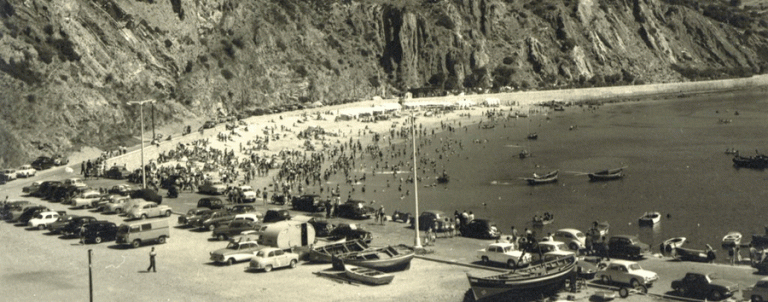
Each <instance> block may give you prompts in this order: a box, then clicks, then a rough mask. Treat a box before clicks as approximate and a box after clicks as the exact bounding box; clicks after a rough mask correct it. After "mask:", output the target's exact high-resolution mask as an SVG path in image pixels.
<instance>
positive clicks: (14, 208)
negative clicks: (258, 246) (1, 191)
mask: <svg viewBox="0 0 768 302" xmlns="http://www.w3.org/2000/svg"><path fill="white" fill-rule="evenodd" d="M30 205H33V204H32V203H31V202H29V201H26V200H15V201H8V202H6V203H5V204H4V205H3V206H2V208H0V218H2V219H3V220H10V219H11V218H12V217H13V216H14V214H13V212H16V214H15V216H19V215H20V214H21V211H22V209H24V207H26V206H30Z"/></svg>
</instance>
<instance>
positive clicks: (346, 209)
mask: <svg viewBox="0 0 768 302" xmlns="http://www.w3.org/2000/svg"><path fill="white" fill-rule="evenodd" d="M374 212H376V210H375V209H374V208H372V207H369V206H366V202H365V201H359V200H347V202H345V203H342V204H340V205H339V206H338V207H336V216H338V217H343V218H349V219H368V218H371V215H372V214H373V213H374Z"/></svg>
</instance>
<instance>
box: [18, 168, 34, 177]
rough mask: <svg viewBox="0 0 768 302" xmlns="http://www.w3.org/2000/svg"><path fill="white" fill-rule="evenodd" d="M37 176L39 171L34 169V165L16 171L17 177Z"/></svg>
mask: <svg viewBox="0 0 768 302" xmlns="http://www.w3.org/2000/svg"><path fill="white" fill-rule="evenodd" d="M35 174H37V170H35V169H34V168H32V165H23V166H21V167H19V169H18V170H16V177H32V176H35Z"/></svg>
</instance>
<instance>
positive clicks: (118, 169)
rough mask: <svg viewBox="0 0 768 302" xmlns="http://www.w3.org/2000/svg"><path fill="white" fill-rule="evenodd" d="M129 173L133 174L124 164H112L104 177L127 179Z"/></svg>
mask: <svg viewBox="0 0 768 302" xmlns="http://www.w3.org/2000/svg"><path fill="white" fill-rule="evenodd" d="M129 175H131V171H128V169H126V168H125V167H124V166H112V168H109V170H107V172H105V173H104V177H106V178H111V179H126V178H128V176H129Z"/></svg>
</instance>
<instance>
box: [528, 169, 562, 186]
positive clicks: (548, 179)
mask: <svg viewBox="0 0 768 302" xmlns="http://www.w3.org/2000/svg"><path fill="white" fill-rule="evenodd" d="M558 172H559V170H555V171H552V172H549V173H546V174H541V175H540V174H536V173H533V177H531V178H525V181H527V182H528V184H529V185H531V186H535V185H540V184H547V183H553V182H557V175H558Z"/></svg>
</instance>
